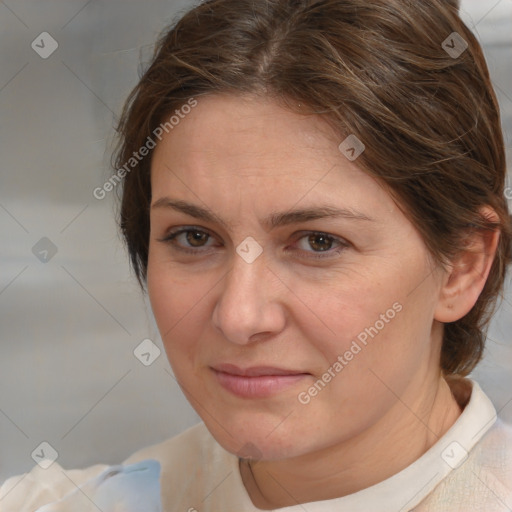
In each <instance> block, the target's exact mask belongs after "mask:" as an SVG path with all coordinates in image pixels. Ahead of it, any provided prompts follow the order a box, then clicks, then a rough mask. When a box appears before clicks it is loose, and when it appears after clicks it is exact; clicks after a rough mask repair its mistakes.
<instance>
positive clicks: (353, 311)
mask: <svg viewBox="0 0 512 512" xmlns="http://www.w3.org/2000/svg"><path fill="white" fill-rule="evenodd" d="M342 140H343V139H340V138H339V136H336V135H335V134H334V133H333V132H332V131H331V130H330V128H329V127H328V125H327V124H325V122H324V121H323V120H322V119H321V118H319V117H317V116H302V115H299V114H296V113H292V112H289V111H287V110H284V109H283V108H282V107H280V106H279V105H277V104H276V103H273V102H272V101H271V100H266V99H262V98H257V97H254V96H227V95H216V96H206V97H201V98H200V99H199V100H198V105H197V107H195V108H194V109H193V111H192V112H191V113H190V114H188V115H187V117H186V118H185V119H184V120H182V121H181V122H180V124H179V125H177V126H176V127H174V129H173V130H172V131H170V132H169V133H168V134H166V135H165V136H164V138H163V139H162V141H161V142H160V143H159V145H158V146H157V148H156V149H155V153H154V155H153V160H152V170H151V173H152V174H151V182H152V205H153V207H152V208H151V235H150V246H149V260H148V293H149V297H150V301H151V305H152V308H153V312H154V315H155V318H156V321H157V324H158V327H159V330H160V332H161V335H162V339H163V342H164V345H165V348H166V351H167V355H168V358H169V361H170V363H171V366H172V368H173V371H174V373H175V376H176V378H177V380H178V381H179V383H180V385H181V386H182V389H183V391H184V393H185V394H186V396H187V398H188V399H189V401H190V402H191V404H192V405H193V407H194V408H195V409H196V410H197V412H198V414H199V415H200V416H201V417H202V419H203V420H204V422H205V424H206V426H207V427H208V429H209V430H210V432H211V433H212V434H213V436H214V437H215V438H216V439H217V441H218V442H219V443H220V444H221V445H222V446H223V447H224V448H225V449H227V450H229V451H230V452H232V453H244V454H245V453H246V452H247V451H249V452H251V454H252V457H253V458H256V459H258V463H257V464H253V473H254V477H253V476H252V474H251V473H250V472H249V471H248V466H246V465H245V464H243V465H241V474H242V478H243V480H244V483H245V485H246V488H247V490H248V492H249V495H250V496H251V498H252V500H253V502H254V504H255V505H256V506H258V507H260V508H271V507H283V506H287V505H293V504H296V503H297V502H299V503H305V502H308V501H316V500H321V499H330V498H334V497H339V496H343V495H346V494H349V493H352V492H355V491H357V490H360V489H362V488H365V487H368V486H369V485H373V484H375V483H377V482H379V481H381V480H383V479H385V478H387V477H389V476H391V475H392V474H394V473H396V472H398V471H400V470H401V469H403V468H404V467H406V466H407V465H409V464H410V463H412V462H413V461H414V460H416V459H417V458H418V457H419V456H421V455H422V454H423V453H424V452H425V451H426V450H427V449H428V448H429V447H430V446H432V445H433V444H434V443H435V442H436V441H437V440H438V439H439V437H440V436H442V435H443V434H444V433H445V432H446V430H448V428H449V427H450V426H451V425H452V424H453V423H454V421H455V420H456V419H457V417H458V416H459V415H460V412H461V411H460V408H459V406H458V404H457V402H456V401H455V399H454V397H453V396H452V394H451V392H450V389H449V387H448V385H447V383H446V381H445V380H444V378H442V376H441V372H440V370H439V357H440V347H441V339H442V323H441V322H447V321H454V320H456V319H457V318H460V317H461V316H463V315H464V314H465V313H466V312H467V311H469V310H470V309H471V307H472V305H473V304H474V303H475V301H476V299H477V298H478V295H479V293H480V291H481V289H482V287H483V285H484V283H485V278H486V277H487V274H488V271H489V268H490V264H491V262H492V255H493V253H494V250H495V248H496V243H497V237H498V235H497V234H496V235H493V236H489V237H482V238H475V239H474V240H473V241H472V248H474V249H476V250H477V251H480V253H481V254H480V255H479V254H478V253H477V252H475V253H474V254H473V253H468V254H467V255H464V257H462V258H461V259H460V264H459V262H458V261H456V262H454V264H453V266H452V267H451V268H450V269H448V270H441V269H440V268H437V267H436V266H435V265H434V264H433V263H432V261H431V259H430V258H429V254H428V252H427V250H426V248H425V245H424V244H423V242H422V239H421V237H420V236H419V234H418V232H417V231H416V230H415V229H414V227H413V225H412V224H411V223H410V222H409V220H408V219H407V217H406V216H405V215H404V214H403V213H402V212H401V210H400V209H399V208H398V207H397V205H396V204H395V203H394V201H393V199H392V198H391V196H390V195H389V194H388V192H387V191H386V190H385V189H384V188H383V187H382V186H380V185H379V184H378V183H377V181H375V180H374V179H373V178H372V177H370V176H369V175H367V174H366V173H364V172H363V171H361V170H360V169H359V168H358V167H357V160H355V161H354V162H350V161H349V160H348V159H347V158H345V156H344V155H343V154H342V153H341V152H340V150H339V149H338V145H339V144H340V142H341V141H342ZM163 198H170V199H173V200H183V201H187V202H190V203H193V204H195V205H197V206H200V207H203V208H209V209H210V210H211V211H212V212H214V213H215V215H217V216H218V217H219V218H220V219H222V220H223V221H224V222H225V223H226V226H223V225H221V224H220V223H219V222H210V221H205V220H200V219H197V218H194V217H192V216H190V215H188V214H185V213H183V212H178V211H176V210H174V209H172V208H168V207H165V206H155V205H156V203H157V202H158V201H160V205H161V204H162V200H163V201H165V199H163ZM326 204H329V205H331V206H335V207H338V208H346V209H350V210H352V211H357V212H359V213H360V214H363V215H365V216H367V217H371V218H372V219H373V220H371V221H369V220H360V219H345V218H323V219H316V220H309V221H305V222H299V223H296V224H292V225H287V226H281V227H275V228H273V229H269V228H267V227H265V226H264V225H263V224H262V223H261V222H260V219H264V218H266V217H267V216H268V215H270V214H271V213H274V212H287V211H289V210H292V209H298V208H309V207H318V206H323V205H326ZM180 227H188V228H190V229H191V231H192V233H189V235H188V237H187V234H186V233H185V234H181V235H179V236H178V237H177V238H176V239H174V241H173V243H171V242H170V241H167V242H166V241H162V239H164V238H165V237H166V235H167V234H168V232H169V230H171V229H174V228H180ZM194 229H196V230H201V232H205V233H207V234H208V235H210V236H209V237H208V236H206V235H204V234H203V236H202V237H201V232H200V233H198V234H195V231H194ZM311 231H315V232H321V233H325V234H327V235H329V236H331V237H333V238H334V240H332V241H329V239H327V241H326V239H325V238H324V239H322V238H318V237H313V239H311V238H308V237H309V235H310V232H311ZM194 236H195V238H194ZM249 236H251V237H253V238H254V239H255V240H256V241H257V242H258V244H259V245H260V246H261V248H262V249H263V252H262V254H261V255H259V256H258V257H257V258H256V259H255V260H254V261H253V262H252V263H248V262H246V261H245V260H244V259H243V258H242V257H240V255H239V254H238V253H237V252H236V248H237V247H238V246H239V245H240V244H241V243H242V242H243V241H244V240H245V239H246V237H249ZM337 240H340V241H341V244H343V245H341V244H340V243H338V242H337ZM173 244H174V245H173ZM177 247H182V248H183V249H188V250H191V251H196V253H194V254H187V253H186V252H183V251H180V250H179V249H178V248H177ZM324 248H325V249H326V250H325V251H322V249H324ZM338 249H341V250H338ZM318 255H320V256H324V257H323V258H315V256H318ZM397 303H398V304H399V305H400V306H401V308H400V309H401V310H400V311H399V312H397V313H396V315H394V318H392V319H388V320H389V321H388V322H385V325H384V327H383V328H382V329H380V330H379V332H378V334H377V335H375V336H374V337H373V338H370V337H369V338H368V342H367V345H365V346H363V345H361V344H359V345H361V350H360V351H359V352H358V353H357V354H356V355H354V357H353V358H352V359H351V360H350V361H347V364H346V365H344V367H343V369H342V370H341V371H339V372H337V373H336V372H334V373H335V377H333V378H332V379H331V380H330V382H329V383H328V384H327V385H326V386H325V387H324V388H323V389H322V390H321V391H320V392H318V393H317V394H316V395H315V396H314V397H311V400H310V401H309V403H307V404H303V403H300V401H299V400H298V395H299V393H301V392H304V391H307V390H308V389H309V388H310V387H311V386H312V385H313V384H314V383H315V382H316V381H318V379H320V378H321V377H322V375H323V374H324V373H325V372H326V370H327V369H328V368H330V367H331V368H332V366H333V364H334V363H335V362H336V361H337V360H338V359H337V358H338V356H339V355H343V354H344V353H345V352H346V351H347V350H349V348H350V347H351V344H352V342H353V341H354V340H356V339H357V336H358V334H360V333H361V332H363V331H364V330H365V328H369V327H370V326H375V325H376V321H377V320H379V319H381V318H382V317H381V315H382V314H385V313H386V311H387V310H389V309H390V308H392V305H393V304H397ZM221 363H231V364H235V365H237V366H239V367H242V368H247V367H252V366H273V367H279V368H283V369H287V370H290V369H291V370H297V371H299V372H301V373H304V374H306V375H303V377H302V378H301V379H299V380H298V381H297V382H296V383H294V384H292V385H290V386H289V387H287V388H285V389H282V390H281V391H279V392H277V393H275V394H273V395H271V396H267V397H262V398H246V397H239V396H236V395H234V394H233V393H231V392H230V391H228V390H226V389H225V388H224V387H222V386H221V385H220V384H219V380H218V379H217V376H216V374H215V372H213V370H212V369H211V367H212V366H215V365H218V364H221ZM303 396H304V395H303ZM248 443H250V444H248ZM241 450H242V452H241Z"/></svg>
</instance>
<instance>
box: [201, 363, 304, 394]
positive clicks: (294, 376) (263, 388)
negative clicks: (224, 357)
mask: <svg viewBox="0 0 512 512" xmlns="http://www.w3.org/2000/svg"><path fill="white" fill-rule="evenodd" d="M211 370H212V371H213V373H214V375H215V377H216V379H217V381H218V382H219V384H220V385H221V386H222V387H223V388H224V389H226V390H227V391H229V392H230V393H232V394H233V395H236V396H238V397H241V398H266V397H269V396H272V395H275V394H278V393H279V392H281V391H284V390H285V389H287V388H289V387H291V386H293V385H294V384H297V383H298V382H299V381H301V380H303V379H304V378H306V377H308V376H310V375H311V374H310V373H307V372H303V371H301V370H292V369H286V368H276V367H272V366H251V367H248V368H240V367H238V366H236V365H233V364H227V363H226V364H219V365H216V366H213V367H211Z"/></svg>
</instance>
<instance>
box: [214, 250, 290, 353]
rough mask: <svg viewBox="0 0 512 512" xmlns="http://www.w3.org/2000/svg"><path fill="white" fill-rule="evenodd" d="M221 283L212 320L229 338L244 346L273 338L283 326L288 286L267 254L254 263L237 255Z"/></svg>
mask: <svg viewBox="0 0 512 512" xmlns="http://www.w3.org/2000/svg"><path fill="white" fill-rule="evenodd" d="M219 286H221V291H220V294H219V296H218V298H217V300H216V303H215V307H214V310H213V318H212V320H213V324H214V326H215V327H216V328H217V329H218V330H219V331H221V333H222V335H223V337H224V338H225V339H226V340H228V341H230V342H232V343H236V344H239V345H245V344H249V343H255V342H256V341H262V340H265V339H267V338H272V337H273V336H274V335H276V334H278V333H280V332H281V331H282V330H283V329H284V327H285V324H286V310H285V307H284V304H283V302H282V301H283V298H284V292H285V291H286V287H285V286H284V285H283V283H282V281H281V280H280V279H279V277H278V276H277V275H276V273H275V272H274V271H272V270H271V269H270V268H269V267H268V265H267V261H266V258H265V256H264V254H261V255H260V256H259V257H258V258H257V259H256V260H254V261H253V262H252V263H248V262H247V261H245V260H244V259H243V258H242V257H240V256H239V255H238V254H235V257H234V263H233V266H232V268H231V270H230V271H229V272H228V273H227V274H226V276H225V277H224V279H223V280H222V281H221V283H219Z"/></svg>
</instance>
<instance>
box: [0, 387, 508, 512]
mask: <svg viewBox="0 0 512 512" xmlns="http://www.w3.org/2000/svg"><path fill="white" fill-rule="evenodd" d="M463 383H464V386H465V387H466V391H467V393H471V397H470V399H469V402H468V403H467V405H465V407H464V402H465V400H464V399H463V397H462V396H457V395H456V398H457V400H458V401H459V403H460V405H461V407H463V408H464V410H463V412H462V414H461V415H460V417H459V418H458V419H457V421H456V422H455V423H454V424H453V426H452V427H451V428H450V429H449V430H448V432H447V433H446V434H445V435H444V436H443V437H442V438H441V439H440V440H439V441H438V442H437V443H436V444H435V445H434V446H432V447H431V448H430V449H429V450H428V451H427V452H426V453H425V454H424V455H422V456H421V457H420V458H419V459H418V460H416V461H415V462H414V463H412V464H411V465H410V466H408V467H407V468H405V469H404V470H402V471H400V472H399V473H397V474H395V475H393V476H392V477H390V478H388V479H387V480H384V481H382V482H380V483H378V484H376V485H373V486H371V487H368V488H366V489H363V490H361V491H359V492H356V493H354V494H350V495H348V496H344V497H342V498H337V499H333V500H327V501H317V502H312V503H307V504H303V505H297V506H292V507H286V508H281V509H279V511H280V512H332V511H337V512H409V511H414V512H433V511H436V512H441V511H442V512H510V511H511V510H512V427H511V426H509V425H506V424H504V423H503V422H502V421H501V420H499V419H497V416H496V410H495V408H494V406H493V404H492V403H491V401H490V400H489V398H488V397H487V395H486V394H485V393H484V392H483V391H482V389H481V388H480V386H479V385H478V384H477V383H476V382H475V381H472V380H470V379H464V381H463ZM471 388H472V389H471ZM454 391H455V390H454ZM77 487H80V489H78V488H77ZM43 505H46V506H43ZM38 507H40V508H38ZM98 510H101V511H102V512H139V511H142V510H143V511H144V512H257V511H258V510H259V509H257V508H255V507H254V505H253V504H252V502H251V500H250V498H249V496H248V494H247V491H246V489H245V487H244V484H243V482H242V478H241V476H240V470H239V461H238V458H237V456H236V455H233V454H231V453H229V452H227V451H226V450H224V449H223V448H222V447H221V446H220V445H219V444H218V443H217V442H216V441H215V439H214V438H213V437H212V436H211V434H210V433H209V431H208V430H207V429H206V427H205V425H204V424H203V423H200V424H198V425H196V426H194V427H192V428H190V429H188V430H187V431H185V432H184V433H182V434H180V435H179V436H176V437H174V438H172V439H169V440H167V441H165V442H163V443H161V444H157V445H154V446H151V447H149V448H145V449H143V450H140V451H139V452H137V453H135V454H134V455H132V456H131V457H130V458H129V459H127V460H126V461H125V462H124V464H123V465H121V466H106V465H97V466H92V467H90V468H87V469H85V470H72V471H64V470H63V469H62V468H61V467H60V466H59V465H58V464H57V463H56V462H54V463H53V464H52V465H51V466H50V467H49V468H48V469H42V468H41V467H39V466H35V467H34V469H33V470H32V471H31V472H30V473H27V474H25V475H21V476H18V477H13V478H10V479H8V480H7V481H6V482H4V484H3V485H2V486H1V487H0V512H34V511H36V512H62V511H73V512H92V511H94V512H97V511H98Z"/></svg>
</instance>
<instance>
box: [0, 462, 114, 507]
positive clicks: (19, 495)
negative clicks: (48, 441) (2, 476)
mask: <svg viewBox="0 0 512 512" xmlns="http://www.w3.org/2000/svg"><path fill="white" fill-rule="evenodd" d="M107 467H108V466H107V465H105V464H97V465H94V466H90V467H88V468H86V469H73V470H70V471H65V470H64V469H63V468H62V467H61V466H60V465H59V464H58V463H57V462H54V463H53V464H52V465H51V466H50V467H48V468H47V469H43V468H42V467H39V466H38V465H36V466H34V468H33V469H32V470H31V471H30V472H29V473H25V474H22V475H18V476H14V477H11V478H9V479H7V480H6V481H5V482H4V483H3V484H2V485H1V486H0V510H1V511H2V512H33V511H34V510H36V509H37V508H38V507H41V506H42V505H46V504H47V503H51V502H53V501H56V500H58V499H61V498H62V497H63V496H65V495H66V494H68V493H70V492H72V491H73V490H75V489H76V488H77V486H80V485H82V484H83V483H85V482H87V481H88V480H90V479H91V478H94V477H95V476H97V475H99V474H101V473H102V472H103V471H104V470H105V469H106V468H107Z"/></svg>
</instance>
